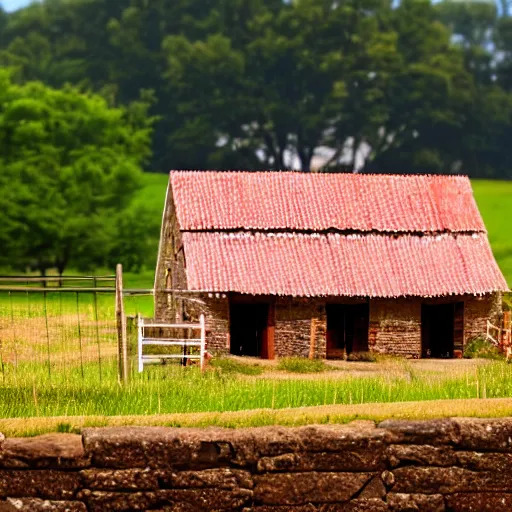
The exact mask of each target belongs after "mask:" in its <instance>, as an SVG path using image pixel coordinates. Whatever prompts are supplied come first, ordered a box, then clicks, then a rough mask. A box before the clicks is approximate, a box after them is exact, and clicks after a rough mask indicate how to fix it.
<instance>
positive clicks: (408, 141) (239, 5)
mask: <svg viewBox="0 0 512 512" xmlns="http://www.w3.org/2000/svg"><path fill="white" fill-rule="evenodd" d="M509 14H510V5H509V0H503V1H501V2H499V3H497V4H495V3H493V2H489V1H486V0H481V1H475V0H473V1H468V2H461V1H454V0H443V1H441V2H437V3H431V2H429V1H428V0H401V1H400V2H394V1H392V0H342V1H338V0H336V1H335V0H292V1H285V0H179V1H173V2H169V1H167V0H152V1H150V2H149V1H147V0H43V1H42V2H41V3H37V4H34V5H31V6H29V7H27V8H25V9H21V10H19V11H16V12H14V13H10V14H5V13H4V14H2V15H1V16H0V47H1V50H2V51H1V54H0V57H1V61H0V62H1V63H3V65H5V66H13V67H14V68H15V69H16V74H15V79H16V81H17V82H18V83H25V82H26V81H30V80H39V81H41V82H43V83H44V84H45V85H48V86H51V87H56V88H61V87H63V86H65V85H66V84H73V85H76V86H79V87H82V88H83V87H86V88H89V89H91V90H94V91H96V92H99V93H101V94H102V95H103V96H104V97H107V98H109V100H110V102H111V103H112V104H116V105H128V104H130V103H132V102H134V101H137V99H138V98H139V97H140V94H141V91H153V95H154V99H155V102H154V103H153V104H152V106H151V108H150V115H152V116H157V117H158V122H157V123H156V125H155V130H154V132H153V135H152V139H151V149H152V157H151V159H149V160H147V162H146V163H145V164H144V165H145V168H146V169H148V170H153V171H160V172H167V171H168V170H169V169H170V168H198V169H206V168H212V167H215V168H242V167H243V168H248V169H263V168H271V169H281V168H290V167H293V168H297V167H298V168H301V169H303V170H305V171H308V170H310V169H318V168H320V169H321V170H325V171H336V170H346V171H347V170H348V171H352V170H354V169H357V170H363V171H371V172H433V173H437V172H448V173H455V172H463V173H467V174H470V175H472V176H482V177H484V176H485V177H496V178H498V177H500V178H510V177H512V174H511V172H512V171H511V170H510V166H509V163H508V161H509V157H508V151H507V149H508V148H507V139H508V131H509V129H510V122H511V120H510V109H511V108H512V106H511V100H510V94H512V91H511V89H512V22H511V21H510V20H511V19H512V18H510V17H509Z"/></svg>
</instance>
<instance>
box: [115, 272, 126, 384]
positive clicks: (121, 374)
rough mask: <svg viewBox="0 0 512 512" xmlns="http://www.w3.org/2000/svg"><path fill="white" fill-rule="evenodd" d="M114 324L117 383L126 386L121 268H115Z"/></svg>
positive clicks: (124, 322)
mask: <svg viewBox="0 0 512 512" xmlns="http://www.w3.org/2000/svg"><path fill="white" fill-rule="evenodd" d="M116 324H117V354H118V367H117V368H118V373H117V375H118V381H119V383H121V384H128V343H127V338H126V316H125V314H124V300H123V266H122V265H121V264H120V263H119V264H118V265H117V267H116Z"/></svg>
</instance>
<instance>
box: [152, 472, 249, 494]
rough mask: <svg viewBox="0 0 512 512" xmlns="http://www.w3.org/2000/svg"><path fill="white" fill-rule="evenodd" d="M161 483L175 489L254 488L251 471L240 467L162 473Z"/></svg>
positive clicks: (160, 476)
mask: <svg viewBox="0 0 512 512" xmlns="http://www.w3.org/2000/svg"><path fill="white" fill-rule="evenodd" d="M159 480H160V484H161V485H162V486H164V487H170V488H174V489H179V488H183V489H187V488H195V489H200V488H216V489H227V490H231V489H239V488H242V489H252V488H253V487H254V483H253V481H252V477H251V473H249V472H248V471H243V470H240V469H230V468H219V469H205V470H203V471H180V472H178V473H161V474H160V475H159Z"/></svg>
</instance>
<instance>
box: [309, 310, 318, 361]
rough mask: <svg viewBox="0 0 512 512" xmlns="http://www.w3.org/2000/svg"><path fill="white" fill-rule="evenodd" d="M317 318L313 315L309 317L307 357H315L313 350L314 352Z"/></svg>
mask: <svg viewBox="0 0 512 512" xmlns="http://www.w3.org/2000/svg"><path fill="white" fill-rule="evenodd" d="M317 322H318V319H317V318H315V317H313V318H312V319H311V332H310V339H309V359H314V358H315V352H316V325H317Z"/></svg>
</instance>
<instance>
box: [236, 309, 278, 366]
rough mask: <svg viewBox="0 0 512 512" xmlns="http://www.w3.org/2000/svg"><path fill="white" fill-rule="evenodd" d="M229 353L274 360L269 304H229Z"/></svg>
mask: <svg viewBox="0 0 512 512" xmlns="http://www.w3.org/2000/svg"><path fill="white" fill-rule="evenodd" d="M229 318H230V352H231V354H233V355H237V356H253V357H260V358H262V359H274V328H273V307H272V305H271V304H269V303H236V302H235V303H233V302H231V303H230V307H229Z"/></svg>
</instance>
